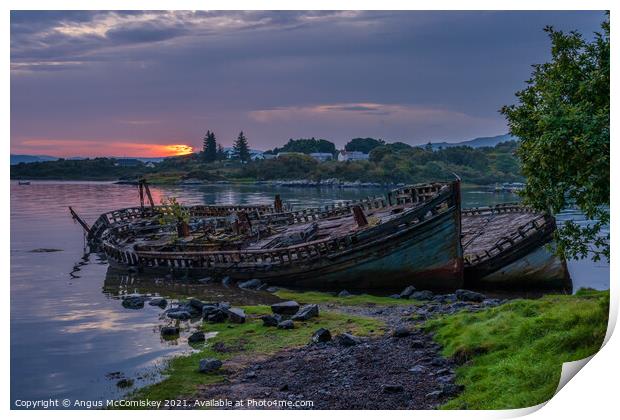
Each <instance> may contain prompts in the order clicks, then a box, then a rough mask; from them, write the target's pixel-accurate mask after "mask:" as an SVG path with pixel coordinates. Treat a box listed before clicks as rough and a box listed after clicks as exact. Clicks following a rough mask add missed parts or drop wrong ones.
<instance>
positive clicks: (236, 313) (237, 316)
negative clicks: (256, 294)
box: [226, 308, 245, 324]
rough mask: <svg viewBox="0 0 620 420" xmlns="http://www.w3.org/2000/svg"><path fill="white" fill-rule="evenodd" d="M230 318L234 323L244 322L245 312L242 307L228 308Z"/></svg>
mask: <svg viewBox="0 0 620 420" xmlns="http://www.w3.org/2000/svg"><path fill="white" fill-rule="evenodd" d="M226 314H227V315H228V320H229V321H230V322H232V323H234V324H243V323H244V322H245V312H243V309H241V308H230V309H226Z"/></svg>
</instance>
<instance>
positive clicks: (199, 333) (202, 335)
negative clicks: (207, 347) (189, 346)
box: [187, 331, 205, 343]
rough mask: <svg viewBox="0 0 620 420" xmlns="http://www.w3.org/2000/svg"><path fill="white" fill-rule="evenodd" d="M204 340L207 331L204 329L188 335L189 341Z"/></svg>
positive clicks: (198, 341)
mask: <svg viewBox="0 0 620 420" xmlns="http://www.w3.org/2000/svg"><path fill="white" fill-rule="evenodd" d="M202 341H205V333H203V332H202V331H196V332H195V333H193V334H192V335H190V336H189V337H187V342H188V343H200V342H202Z"/></svg>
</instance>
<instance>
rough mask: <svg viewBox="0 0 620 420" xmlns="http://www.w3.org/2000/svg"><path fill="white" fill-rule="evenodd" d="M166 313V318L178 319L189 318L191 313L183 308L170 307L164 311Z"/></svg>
mask: <svg viewBox="0 0 620 420" xmlns="http://www.w3.org/2000/svg"><path fill="white" fill-rule="evenodd" d="M166 315H167V316H168V318H172V319H180V320H185V319H190V318H191V317H192V314H191V313H190V312H189V311H187V310H186V309H185V308H174V309H170V310H168V311H167V312H166Z"/></svg>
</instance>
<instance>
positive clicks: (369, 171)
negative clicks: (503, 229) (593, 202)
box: [11, 133, 523, 184]
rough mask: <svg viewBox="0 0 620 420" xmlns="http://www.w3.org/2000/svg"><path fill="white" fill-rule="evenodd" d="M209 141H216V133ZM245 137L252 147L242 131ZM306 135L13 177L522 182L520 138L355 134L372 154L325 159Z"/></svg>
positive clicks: (41, 166) (68, 163) (64, 165)
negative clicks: (411, 140)
mask: <svg viewBox="0 0 620 420" xmlns="http://www.w3.org/2000/svg"><path fill="white" fill-rule="evenodd" d="M209 134H210V133H209ZM206 137H209V136H206ZM207 140H209V141H212V140H213V138H208V139H207ZM238 140H239V141H240V143H241V144H245V147H246V148H248V146H247V139H246V138H245V135H243V133H241V134H240V136H239V138H238ZM301 140H302V141H300V140H291V141H289V142H288V143H287V144H286V145H284V146H283V147H282V148H279V149H284V150H286V151H293V152H297V153H298V154H291V155H286V156H280V157H278V158H274V159H264V160H262V159H257V160H251V159H250V158H249V152H248V154H247V155H245V153H244V150H243V149H244V148H243V146H241V147H240V148H239V149H238V150H234V149H233V153H232V157H233V158H232V159H227V158H225V157H224V156H225V154H224V152H223V150H219V152H218V149H221V148H218V147H217V145H216V149H215V151H216V154H215V156H216V158H215V160H214V161H207V160H206V156H205V154H206V153H205V151H203V152H200V153H196V154H191V155H186V156H177V157H170V158H166V159H164V160H163V162H160V163H157V164H154V165H152V164H150V165H145V164H143V163H138V164H134V165H132V166H124V165H123V164H122V161H119V160H117V159H112V158H96V159H85V160H58V161H54V162H37V163H28V164H19V165H13V166H11V178H13V179H61V180H62V179H83V180H116V179H124V180H133V179H136V178H139V177H143V176H144V177H147V178H148V179H149V180H151V182H154V183H157V182H160V183H173V182H178V181H180V180H183V179H200V180H203V181H232V182H235V181H247V182H251V181H268V180H291V179H308V180H323V179H330V178H337V179H340V180H342V181H361V182H380V183H399V182H405V183H410V182H425V181H431V180H441V179H449V178H450V177H451V176H452V173H457V174H459V175H460V176H461V177H462V178H463V180H464V181H465V182H469V183H476V184H492V183H495V182H514V181H522V180H523V177H522V176H521V173H520V168H519V162H518V160H517V158H516V157H515V150H516V148H517V143H516V142H514V141H511V142H505V143H500V144H498V145H497V146H495V147H482V148H476V149H474V148H471V147H467V146H461V147H450V148H444V149H439V150H433V148H432V147H431V146H430V145H426V146H423V147H412V146H410V145H407V144H405V143H390V144H387V143H385V142H383V141H380V140H374V139H370V140H373V141H374V142H373V141H369V139H353V140H352V141H351V142H349V143H348V146H349V150H355V151H362V152H366V153H369V158H368V160H356V161H347V162H339V161H337V160H332V161H327V162H318V161H317V160H315V159H314V158H312V157H311V156H309V155H307V154H304V153H313V152H314V150H317V149H315V148H314V147H315V146H316V145H319V144H320V145H322V146H321V149H318V150H320V151H321V152H323V153H334V152H335V150H334V152H330V151H326V150H327V149H326V148H324V147H325V143H324V142H326V141H325V140H322V139H320V140H317V139H305V140H304V139H301ZM306 140H308V141H306ZM328 143H329V142H328ZM332 145H333V144H332ZM305 147H309V148H310V150H312V151H311V152H304V151H300V150H306V149H304V148H305ZM248 150H249V148H248ZM218 153H219V155H218ZM242 156H243V160H242ZM134 163H135V162H134Z"/></svg>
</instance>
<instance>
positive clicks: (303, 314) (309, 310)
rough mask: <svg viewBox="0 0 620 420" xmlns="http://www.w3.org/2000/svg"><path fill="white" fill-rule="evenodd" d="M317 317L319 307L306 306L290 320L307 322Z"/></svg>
mask: <svg viewBox="0 0 620 420" xmlns="http://www.w3.org/2000/svg"><path fill="white" fill-rule="evenodd" d="M316 316H319V305H306V306H304V307H303V308H301V309H300V310H299V312H297V313H296V314H295V315H293V317H292V318H291V319H292V320H293V321H307V320H309V319H310V318H314V317H316Z"/></svg>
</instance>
